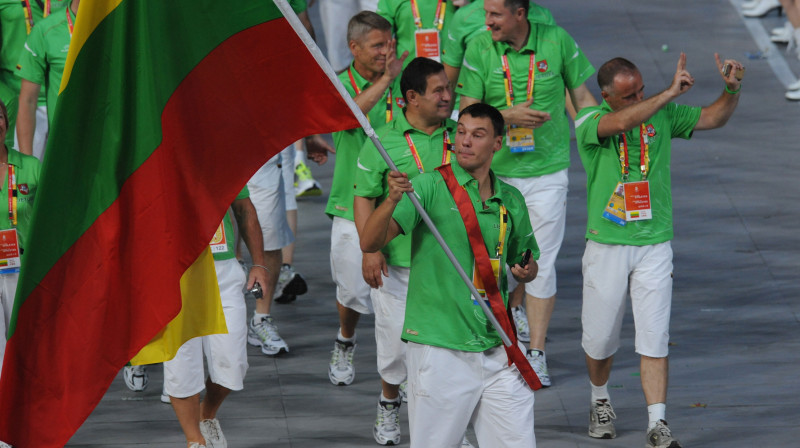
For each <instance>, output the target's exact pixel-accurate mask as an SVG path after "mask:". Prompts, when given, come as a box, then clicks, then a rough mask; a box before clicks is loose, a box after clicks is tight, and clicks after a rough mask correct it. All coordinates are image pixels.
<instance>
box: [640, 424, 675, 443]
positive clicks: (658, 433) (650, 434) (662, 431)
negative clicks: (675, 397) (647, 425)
mask: <svg viewBox="0 0 800 448" xmlns="http://www.w3.org/2000/svg"><path fill="white" fill-rule="evenodd" d="M645 446H646V447H648V448H681V443H680V442H678V439H675V438H674V437H672V431H670V430H669V427H667V422H666V421H664V420H659V421H658V422H657V423H656V426H654V427H653V429H651V430H649V431H647V445H645Z"/></svg>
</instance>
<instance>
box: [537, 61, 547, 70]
mask: <svg viewBox="0 0 800 448" xmlns="http://www.w3.org/2000/svg"><path fill="white" fill-rule="evenodd" d="M547 68H548V65H547V59H542V60H541V61H538V62H537V63H536V70H539V73H544V72H546V71H547Z"/></svg>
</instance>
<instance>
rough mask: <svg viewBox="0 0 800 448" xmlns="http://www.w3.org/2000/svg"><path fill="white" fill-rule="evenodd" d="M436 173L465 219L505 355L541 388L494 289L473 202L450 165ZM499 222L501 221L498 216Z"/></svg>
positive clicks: (524, 377)
mask: <svg viewBox="0 0 800 448" xmlns="http://www.w3.org/2000/svg"><path fill="white" fill-rule="evenodd" d="M437 171H439V173H440V174H441V175H442V178H443V179H444V182H445V184H446V185H447V189H448V190H449V191H450V194H451V195H452V196H453V200H454V201H455V203H456V207H458V211H459V212H460V213H461V218H462V219H463V220H464V227H465V228H466V230H467V238H468V239H469V243H470V247H471V248H472V254H473V257H474V258H475V266H476V267H477V269H478V274H479V275H480V276H481V279H482V280H483V287H484V289H485V290H486V296H487V297H489V305H490V307H491V309H492V314H494V317H495V318H497V321H498V322H499V323H500V326H501V327H502V328H503V331H505V333H506V334H507V335H508V338H509V339H510V340H511V345H510V346H505V345H503V348H505V350H506V355H507V356H508V359H509V364H511V362H513V363H514V365H516V366H517V369H519V372H520V374H522V378H523V379H524V380H525V382H526V383H528V386H529V387H530V388H531V389H533V390H538V389H541V387H542V383H541V382H540V381H539V377H538V376H536V373H535V372H534V371H533V368H531V364H530V363H529V362H528V360H527V359H526V358H525V355H524V354H523V353H522V350H520V349H519V345H518V344H517V337H516V332H515V331H514V328H513V324H512V323H511V319H509V318H508V312H506V307H505V305H504V304H503V296H502V295H501V294H500V289H499V288H498V286H497V279H496V278H495V276H494V269H493V268H492V262H491V260H490V259H489V251H488V250H486V242H485V241H484V239H483V234H482V233H481V228H480V224H479V223H478V215H477V214H476V213H475V207H474V206H473V205H472V199H470V197H469V193H467V190H465V189H464V188H463V187H462V186H461V185H459V184H458V181H457V180H456V176H455V174H454V173H453V168H452V167H451V166H450V165H444V166H442V167H440V168H437ZM500 219H501V220H502V219H503V216H502V214H501V217H500Z"/></svg>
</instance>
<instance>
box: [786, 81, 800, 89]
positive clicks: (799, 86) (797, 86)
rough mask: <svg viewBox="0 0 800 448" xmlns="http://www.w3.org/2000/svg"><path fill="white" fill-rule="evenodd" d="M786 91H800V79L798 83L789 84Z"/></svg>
mask: <svg viewBox="0 0 800 448" xmlns="http://www.w3.org/2000/svg"><path fill="white" fill-rule="evenodd" d="M786 90H800V79H798V80H797V81H795V82H793V83H791V84H789V85H788V86H787V87H786Z"/></svg>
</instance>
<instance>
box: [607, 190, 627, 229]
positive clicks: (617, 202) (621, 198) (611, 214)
mask: <svg viewBox="0 0 800 448" xmlns="http://www.w3.org/2000/svg"><path fill="white" fill-rule="evenodd" d="M623 185H625V184H623V183H622V182H617V186H616V187H614V192H613V193H611V198H610V199H609V200H608V205H606V209H605V211H603V218H605V219H607V220H609V221H611V222H613V223H614V224H617V225H619V226H622V227H625V224H626V215H625V188H624V187H623Z"/></svg>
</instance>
